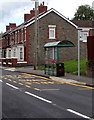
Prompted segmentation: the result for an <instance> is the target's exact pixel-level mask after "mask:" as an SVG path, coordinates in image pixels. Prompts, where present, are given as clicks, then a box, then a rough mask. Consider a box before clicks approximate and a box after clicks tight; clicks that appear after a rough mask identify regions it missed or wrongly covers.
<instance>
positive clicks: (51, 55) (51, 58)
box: [44, 40, 75, 76]
mask: <svg viewBox="0 0 94 120" xmlns="http://www.w3.org/2000/svg"><path fill="white" fill-rule="evenodd" d="M74 46H75V45H74V44H73V43H72V42H71V41H68V40H63V41H57V42H49V43H46V44H45V45H44V49H45V71H44V72H45V74H48V75H55V76H64V63H60V54H59V51H60V49H59V48H60V47H74ZM58 73H62V74H58Z"/></svg>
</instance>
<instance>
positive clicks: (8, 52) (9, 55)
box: [6, 48, 12, 58]
mask: <svg viewBox="0 0 94 120" xmlns="http://www.w3.org/2000/svg"><path fill="white" fill-rule="evenodd" d="M11 53H12V51H11V48H7V50H6V58H11V57H12V55H11Z"/></svg>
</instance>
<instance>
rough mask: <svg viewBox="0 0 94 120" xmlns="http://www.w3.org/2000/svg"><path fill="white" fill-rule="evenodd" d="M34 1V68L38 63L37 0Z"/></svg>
mask: <svg viewBox="0 0 94 120" xmlns="http://www.w3.org/2000/svg"><path fill="white" fill-rule="evenodd" d="M31 1H35V38H34V70H36V69H37V64H38V48H37V47H38V21H37V19H38V0H31Z"/></svg>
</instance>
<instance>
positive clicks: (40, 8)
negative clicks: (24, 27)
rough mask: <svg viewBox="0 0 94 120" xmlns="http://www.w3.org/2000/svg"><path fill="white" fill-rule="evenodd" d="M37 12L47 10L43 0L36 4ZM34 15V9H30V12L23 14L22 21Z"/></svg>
mask: <svg viewBox="0 0 94 120" xmlns="http://www.w3.org/2000/svg"><path fill="white" fill-rule="evenodd" d="M38 10H39V12H38V13H39V14H40V13H43V12H46V11H47V6H45V5H44V2H43V3H42V4H40V6H38ZM34 16H35V9H34V8H33V10H30V14H24V21H27V20H29V19H31V18H33V17H34Z"/></svg>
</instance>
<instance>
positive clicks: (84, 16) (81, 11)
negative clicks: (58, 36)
mask: <svg viewBox="0 0 94 120" xmlns="http://www.w3.org/2000/svg"><path fill="white" fill-rule="evenodd" d="M73 20H94V10H93V9H92V8H91V7H90V6H89V5H81V6H79V7H78V9H77V11H76V12H75V14H74V18H73Z"/></svg>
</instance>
